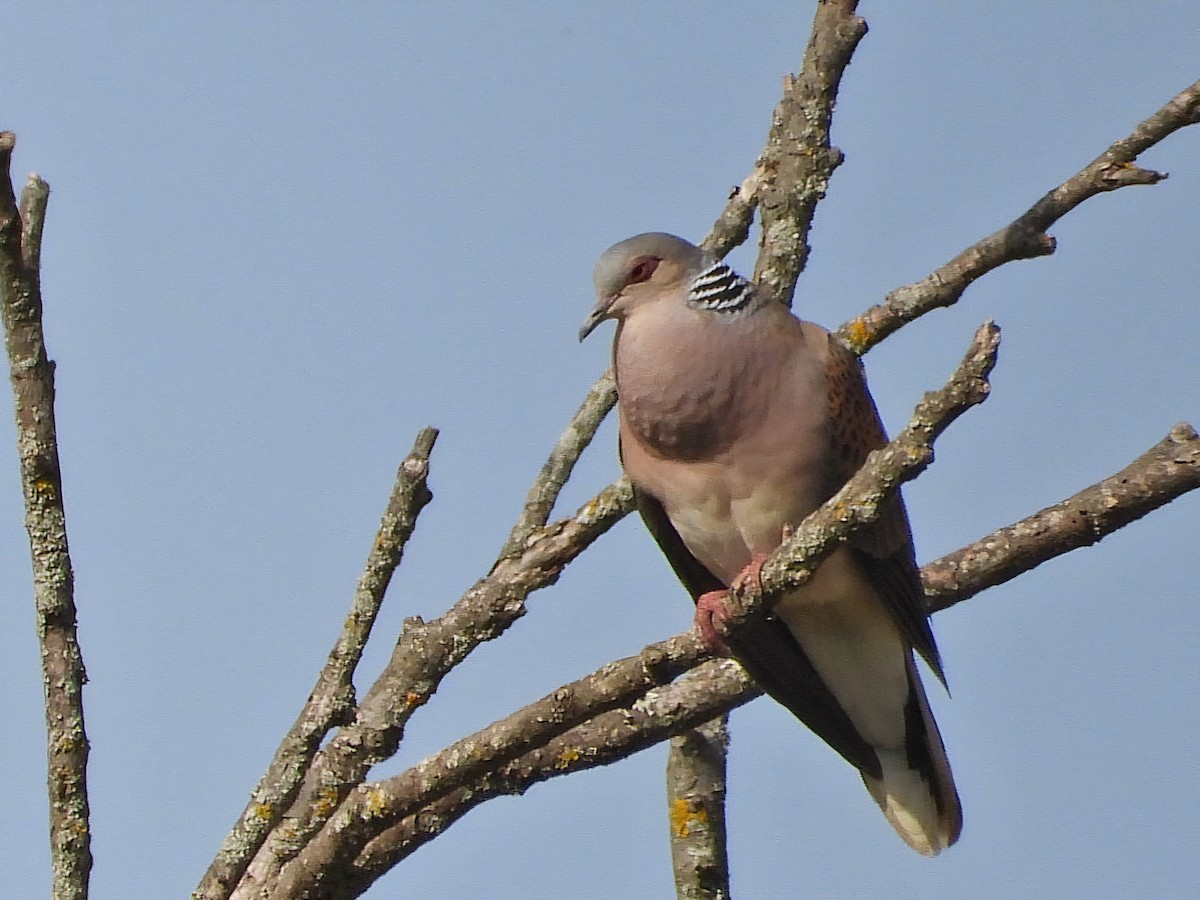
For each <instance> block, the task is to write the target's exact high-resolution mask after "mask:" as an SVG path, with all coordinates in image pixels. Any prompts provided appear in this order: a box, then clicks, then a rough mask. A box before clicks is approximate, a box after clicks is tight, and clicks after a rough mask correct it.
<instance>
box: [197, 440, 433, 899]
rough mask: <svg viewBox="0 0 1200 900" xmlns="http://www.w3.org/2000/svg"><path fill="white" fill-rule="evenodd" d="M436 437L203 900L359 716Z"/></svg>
mask: <svg viewBox="0 0 1200 900" xmlns="http://www.w3.org/2000/svg"><path fill="white" fill-rule="evenodd" d="M437 434H438V433H437V430H436V429H434V428H423V429H421V431H420V432H419V433H418V434H417V438H416V441H415V443H414V444H413V449H412V452H411V453H409V455H408V456H407V457H406V458H405V459H404V461H403V462H402V463H401V464H400V468H399V470H398V471H397V472H396V480H395V482H394V483H393V485H392V494H391V497H390V498H389V499H388V504H387V509H386V510H385V511H384V513H383V519H382V521H381V522H380V524H379V530H378V531H377V532H376V534H375V540H374V542H373V543H372V545H371V552H370V555H369V556H368V558H367V564H366V567H365V568H364V570H363V573H362V575H361V576H360V577H359V580H358V588H357V589H356V590H355V592H354V598H353V600H352V601H351V603H350V612H349V614H348V615H347V616H346V620H345V622H344V623H343V625H342V632H341V634H340V635H339V636H338V639H337V642H336V643H335V644H334V647H333V650H332V651H330V653H329V660H328V661H327V662H326V663H325V667H324V668H323V669H322V670H321V673H320V675H319V676H318V677H317V683H316V685H315V686H314V687H313V689H312V692H311V693H310V694H309V697H308V701H307V702H306V703H305V704H304V708H303V709H302V710H301V711H300V714H299V716H297V718H296V722H295V724H293V725H292V727H291V729H290V730H289V731H288V733H287V734H286V735H285V736H284V738H283V740H282V741H281V742H280V744H279V748H278V749H277V750H276V751H275V757H274V758H273V759H272V760H271V764H270V765H269V766H268V767H267V771H266V773H265V774H264V775H263V777H262V779H261V780H260V781H259V783H258V786H257V787H255V789H254V792H253V793H252V794H251V795H250V802H249V803H248V804H247V806H246V808H245V810H243V812H242V815H241V816H240V817H239V819H238V821H237V823H236V824H235V825H234V827H233V829H232V831H230V833H229V834H228V836H226V838H225V840H224V841H223V842H222V844H221V849H220V851H218V853H217V855H216V857H215V858H214V860H213V862H212V864H211V865H210V866H209V868H208V871H207V872H206V873H205V874H204V878H203V879H202V880H201V882H200V884H199V886H198V887H197V888H196V890H195V891H194V892H193V894H192V896H193V898H196V900H200V898H204V900H218V898H225V897H228V896H229V894H230V892H231V891H232V890H233V888H234V887H235V886H236V885H237V882H238V880H239V879H240V878H241V877H242V874H243V873H244V872H245V871H246V867H247V866H248V865H249V864H250V860H251V859H253V857H254V854H255V853H257V852H258V849H259V847H261V846H262V843H263V841H264V840H265V839H266V837H267V835H268V834H269V833H270V830H271V829H272V828H273V827H274V826H275V825H276V824H277V823H278V822H279V820H280V819H281V818H282V817H283V814H284V812H285V811H286V810H287V808H288V805H289V804H291V803H292V801H293V800H295V797H296V792H297V790H298V789H299V786H300V783H301V781H302V779H303V778H304V775H305V773H306V772H307V771H308V767H309V765H310V764H311V762H312V759H313V757H314V756H315V755H316V752H317V748H318V747H319V746H320V744H321V741H322V740H323V739H324V737H325V735H326V734H328V733H329V730H330V729H331V728H333V726H334V725H337V724H341V723H344V722H346V721H348V720H349V718H350V717H351V716H352V715H353V712H354V708H355V699H354V671H355V669H356V668H357V667H358V662H359V660H360V659H361V658H362V652H363V648H364V647H365V646H366V643H367V638H368V637H369V636H370V633H371V629H372V628H373V627H374V625H375V619H376V617H377V616H378V615H379V610H380V607H382V605H383V597H384V594H385V593H386V592H387V587H388V584H390V583H391V580H392V575H393V574H394V573H395V571H396V568H397V567H398V566H399V565H400V560H401V558H402V557H403V555H404V547H405V545H406V544H407V543H408V539H409V538H410V537H411V536H412V533H413V529H414V528H416V525H417V516H418V515H420V512H421V510H422V509H424V508H425V506H426V505H428V503H429V501H430V500H432V499H433V495H432V494H431V493H430V492H429V487H428V484H427V481H428V477H429V454H430V452H431V451H432V450H433V445H434V443H435V442H436V441H437Z"/></svg>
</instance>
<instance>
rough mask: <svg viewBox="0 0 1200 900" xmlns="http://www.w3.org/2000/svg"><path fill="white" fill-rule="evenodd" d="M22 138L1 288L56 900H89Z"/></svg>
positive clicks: (49, 374)
mask: <svg viewBox="0 0 1200 900" xmlns="http://www.w3.org/2000/svg"><path fill="white" fill-rule="evenodd" d="M14 142H15V138H14V136H13V134H12V133H11V132H7V131H6V132H3V133H0V291H2V292H3V301H2V302H3V316H4V341H5V346H6V348H7V350H8V363H9V376H10V378H11V380H12V387H13V403H14V406H15V411H16V420H17V452H18V455H19V456H20V460H21V486H22V489H23V491H24V494H25V530H26V531H27V532H28V533H29V548H30V551H31V554H32V556H33V594H34V604H35V606H36V610H37V630H38V638H39V640H40V644H41V657H42V684H43V689H44V692H45V702H46V731H47V735H46V747H47V763H48V770H49V771H48V776H47V781H48V786H49V790H50V858H51V864H52V866H53V875H52V882H51V893H50V895H51V897H53V898H54V900H85V898H86V897H87V895H88V879H89V875H90V872H91V868H92V851H91V825H90V819H89V810H88V795H87V761H88V739H87V732H86V730H85V729H84V719H83V685H84V683H85V682H86V681H87V673H86V671H85V670H84V666H83V653H82V651H81V650H80V647H79V639H78V635H77V633H76V615H75V587H74V576H73V575H72V571H71V557H70V553H69V551H68V547H67V517H66V512H65V511H64V509H63V486H62V471H61V469H60V467H59V459H58V437H57V433H56V428H55V421H54V363H53V362H51V361H50V358H49V356H48V355H47V352H46V341H45V334H44V333H43V330H42V291H41V274H40V271H39V262H40V258H41V237H42V229H43V227H44V224H45V219H46V203H47V200H48V199H49V196H50V186H49V185H48V184H46V182H44V181H42V179H40V178H39V177H38V176H37V175H30V176H29V180H28V181H27V182H26V184H25V189H24V190H23V191H22V192H21V206H20V209H18V208H17V201H16V197H15V195H14V193H13V187H12V180H11V176H10V168H11V164H12V151H13V145H14Z"/></svg>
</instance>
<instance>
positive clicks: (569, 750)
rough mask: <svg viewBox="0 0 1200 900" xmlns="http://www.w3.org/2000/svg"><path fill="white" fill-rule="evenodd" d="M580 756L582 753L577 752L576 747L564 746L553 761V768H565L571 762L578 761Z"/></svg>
mask: <svg viewBox="0 0 1200 900" xmlns="http://www.w3.org/2000/svg"><path fill="white" fill-rule="evenodd" d="M581 756H582V754H581V753H580V752H579V749H578V748H576V747H565V748H564V749H563V750H562V752H561V753H559V754H558V759H557V760H555V762H554V768H556V769H565V768H567V767H568V766H569V765H571V763H573V762H578V761H579V759H580V757H581Z"/></svg>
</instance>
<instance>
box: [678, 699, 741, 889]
mask: <svg viewBox="0 0 1200 900" xmlns="http://www.w3.org/2000/svg"><path fill="white" fill-rule="evenodd" d="M728 752H729V717H728V715H724V716H718V717H717V718H715V719H712V720H710V721H708V722H705V723H704V724H703V725H699V726H697V727H696V728H693V729H691V730H689V731H685V732H684V733H683V734H677V735H675V736H674V737H673V738H671V746H670V749H669V750H668V751H667V810H668V821H669V822H670V837H671V868H672V869H673V870H674V872H675V895H676V896H677V897H679V898H680V900H729V898H730V896H731V894H730V890H729V854H728V850H727V847H726V834H725V760H726V757H727V755H728Z"/></svg>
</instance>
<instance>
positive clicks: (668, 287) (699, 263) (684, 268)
mask: <svg viewBox="0 0 1200 900" xmlns="http://www.w3.org/2000/svg"><path fill="white" fill-rule="evenodd" d="M708 265H711V260H709V259H708V257H707V255H706V254H705V253H704V251H703V250H701V249H700V248H699V247H697V246H695V245H694V244H691V243H689V242H687V241H685V240H684V239H683V238H680V237H676V236H675V235H673V234H664V233H662V232H659V231H654V232H650V233H648V234H639V235H637V236H636V237H631V238H628V239H626V240H623V241H621V243H619V244H613V245H612V246H611V247H609V248H608V249H607V250H605V251H604V253H602V254H601V255H600V259H599V260H598V261H597V262H596V269H595V271H594V272H593V273H592V280H593V281H594V282H595V284H596V305H595V306H594V307H592V311H591V313H589V314H588V317H587V319H586V320H584V323H583V327H582V328H580V329H579V339H580V340H581V341H582V340H583V339H584V338H585V337H587V336H588V335H589V334H591V333H592V331H593V330H594V329H595V328H596V326H597V325H599V324H600V323H601V322H603V321H604V320H605V319H618V320H620V319H624V318H626V317H627V316H628V315H630V313H631V312H633V311H634V310H635V309H637V308H638V307H639V306H642V305H643V304H646V303H651V302H654V301H655V300H658V299H661V298H664V297H669V296H672V295H675V294H678V296H681V297H682V296H684V294H685V292H686V289H687V287H688V286H689V285H690V284H691V283H692V282H693V281H694V280H695V278H696V276H697V275H698V274H699V273H700V272H702V271H703V270H704V269H705V267H706V266H708Z"/></svg>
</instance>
